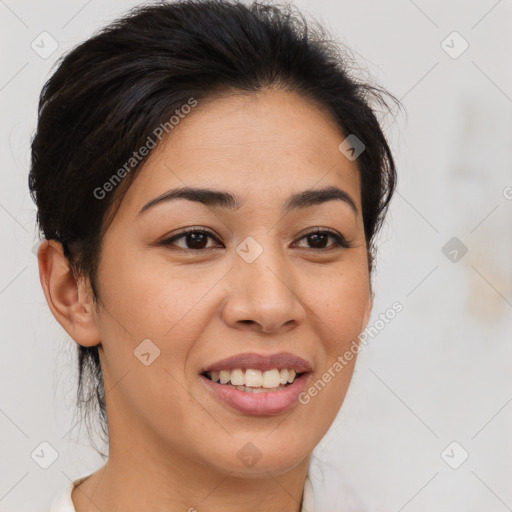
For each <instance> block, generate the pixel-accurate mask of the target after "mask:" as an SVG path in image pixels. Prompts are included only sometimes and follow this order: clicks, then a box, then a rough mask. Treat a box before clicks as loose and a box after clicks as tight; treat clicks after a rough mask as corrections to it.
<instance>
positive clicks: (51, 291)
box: [37, 240, 101, 346]
mask: <svg viewBox="0 0 512 512" xmlns="http://www.w3.org/2000/svg"><path fill="white" fill-rule="evenodd" d="M37 260H38V264H39V279H40V281H41V286H42V288H43V292H44V295H45V297H46V301H47V302H48V306H49V307H50V310H51V312H52V313H53V316H54V317H55V318H56V319H57V321H58V322H59V323H60V324H61V325H62V327H63V328H64V329H65V330H66V332H67V333H68V334H69V335H70V336H71V337H72V338H73V339H74V340H75V341H76V342H77V343H78V344H80V345H83V346H94V345H98V344H99V343H100V341H101V339H100V335H99V331H98V327H97V323H96V317H95V314H94V311H95V308H94V304H93V302H92V297H91V295H90V293H89V291H88V289H87V287H86V284H85V283H84V282H83V281H78V282H77V281H76V280H75V278H74V277H73V274H72V272H71V270H70V268H69V263H68V260H67V258H66V256H65V255H64V251H63V247H62V244H60V243H59V242H57V241H55V240H43V242H42V243H41V245H40V247H39V250H38V252H37Z"/></svg>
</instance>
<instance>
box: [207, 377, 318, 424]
mask: <svg viewBox="0 0 512 512" xmlns="http://www.w3.org/2000/svg"><path fill="white" fill-rule="evenodd" d="M283 370H286V371H283ZM287 371H288V369H281V370H279V371H278V369H277V368H276V369H273V370H267V372H268V373H267V372H262V371H261V370H255V369H251V368H248V369H246V370H245V372H244V371H243V369H242V368H237V369H235V370H231V371H224V370H223V371H211V372H203V373H201V374H200V375H199V378H200V381H201V382H202V383H203V385H204V386H205V388H206V390H207V392H209V393H210V396H212V397H213V398H215V399H216V401H218V403H219V404H221V405H223V406H227V407H228V408H229V409H230V410H232V411H233V410H235V411H237V412H239V413H243V414H248V415H255V416H274V415H277V414H281V413H283V412H284V411H288V410H289V409H291V408H292V407H295V406H297V405H298V404H299V400H298V398H299V396H300V394H301V393H302V392H303V391H304V389H305V388H306V385H307V381H308V380H309V377H310V376H311V375H312V374H311V372H299V373H296V372H295V371H294V370H291V371H290V372H288V373H287ZM258 373H259V374H260V375H258ZM265 373H267V375H265ZM277 375H279V382H277ZM247 376H248V379H247ZM242 377H243V379H244V380H243V381H242ZM285 377H286V382H285ZM231 379H233V381H234V382H231ZM246 379H247V380H246ZM260 379H261V381H260ZM281 379H282V382H284V383H283V384H282V383H281ZM288 381H290V382H288ZM240 382H242V383H241V384H239V383H240Z"/></svg>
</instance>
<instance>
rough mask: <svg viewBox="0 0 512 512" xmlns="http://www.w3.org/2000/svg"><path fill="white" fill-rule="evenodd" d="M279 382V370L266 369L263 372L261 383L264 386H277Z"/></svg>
mask: <svg viewBox="0 0 512 512" xmlns="http://www.w3.org/2000/svg"><path fill="white" fill-rule="evenodd" d="M279 384H281V376H280V375H279V370H268V371H267V372H263V379H262V382H261V385H262V386H263V387H264V388H277V387H278V386H279Z"/></svg>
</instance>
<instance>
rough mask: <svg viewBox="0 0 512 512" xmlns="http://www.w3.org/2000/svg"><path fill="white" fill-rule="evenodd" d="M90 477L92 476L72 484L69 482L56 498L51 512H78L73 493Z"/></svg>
mask: <svg viewBox="0 0 512 512" xmlns="http://www.w3.org/2000/svg"><path fill="white" fill-rule="evenodd" d="M89 476H90V475H86V476H83V477H81V478H77V479H76V480H73V481H72V482H68V483H67V484H66V485H65V486H64V487H63V488H62V489H61V490H60V491H59V493H58V494H57V495H56V496H55V498H54V500H53V501H52V504H51V506H50V512H76V511H75V506H74V505H73V500H72V499H71V491H72V490H73V488H74V487H76V486H77V485H78V484H80V483H81V482H83V481H84V480H85V479H86V478H88V477H89Z"/></svg>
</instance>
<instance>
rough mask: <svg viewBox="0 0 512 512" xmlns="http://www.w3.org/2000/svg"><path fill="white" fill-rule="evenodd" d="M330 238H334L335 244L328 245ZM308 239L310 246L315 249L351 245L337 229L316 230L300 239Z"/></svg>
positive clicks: (329, 248)
mask: <svg viewBox="0 0 512 512" xmlns="http://www.w3.org/2000/svg"><path fill="white" fill-rule="evenodd" d="M329 238H332V239H333V240H334V244H331V245H327V241H328V239H329ZM304 239H307V241H308V243H309V245H310V248H311V249H314V250H322V249H327V250H331V249H333V248H336V247H345V248H348V247H351V245H350V244H349V242H347V241H346V240H345V238H344V237H343V236H342V235H340V234H339V233H337V232H335V231H330V230H320V229H318V230H316V231H313V232H311V233H307V234H306V235H304V236H303V237H302V238H301V239H300V240H304Z"/></svg>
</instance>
